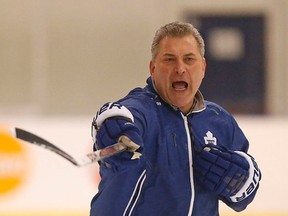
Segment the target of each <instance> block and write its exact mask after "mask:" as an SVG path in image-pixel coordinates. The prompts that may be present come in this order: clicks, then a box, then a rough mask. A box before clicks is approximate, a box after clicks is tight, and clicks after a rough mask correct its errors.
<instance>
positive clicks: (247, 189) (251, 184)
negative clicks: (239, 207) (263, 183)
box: [230, 151, 261, 202]
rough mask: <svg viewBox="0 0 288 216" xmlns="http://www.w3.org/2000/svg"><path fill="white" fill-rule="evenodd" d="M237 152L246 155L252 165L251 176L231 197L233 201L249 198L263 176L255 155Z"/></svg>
mask: <svg viewBox="0 0 288 216" xmlns="http://www.w3.org/2000/svg"><path fill="white" fill-rule="evenodd" d="M235 153H237V154H239V155H240V156H242V157H244V158H245V159H246V160H247V162H248V163H249V166H250V168H249V177H248V179H247V180H246V182H245V184H244V185H243V187H242V188H241V189H240V190H239V191H238V192H237V193H236V194H235V195H234V196H231V197H230V199H231V201H232V202H240V201H242V200H243V199H245V198H247V197H248V196H249V195H251V194H252V192H253V191H254V190H255V189H256V188H257V186H258V184H259V181H260V178H261V173H260V170H259V168H258V166H257V163H256V162H255V160H254V158H253V157H251V156H249V155H248V154H246V153H244V152H241V151H235Z"/></svg>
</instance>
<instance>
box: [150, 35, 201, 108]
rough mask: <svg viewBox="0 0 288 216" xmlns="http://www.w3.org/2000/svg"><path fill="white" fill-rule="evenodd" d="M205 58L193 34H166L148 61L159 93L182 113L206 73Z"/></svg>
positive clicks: (189, 105)
mask: <svg viewBox="0 0 288 216" xmlns="http://www.w3.org/2000/svg"><path fill="white" fill-rule="evenodd" d="M205 69H206V61H205V58H203V57H202V56H201V54H200V51H199V48H198V44H197V41H196V39H195V38H194V37H193V36H184V37H166V38H164V39H162V41H161V42H160V44H159V49H158V53H157V55H156V58H155V59H154V60H151V61H150V74H151V76H152V79H153V81H154V84H155V87H156V89H157V92H158V94H159V95H160V96H161V98H162V99H163V100H165V101H166V102H168V103H170V104H172V105H174V106H176V107H178V108H179V109H180V110H181V111H182V112H183V113H187V112H189V111H190V109H191V107H192V104H193V100H194V96H195V94H196V92H197V90H198V88H199V87H200V85H201V82H202V79H203V78H204V75H205Z"/></svg>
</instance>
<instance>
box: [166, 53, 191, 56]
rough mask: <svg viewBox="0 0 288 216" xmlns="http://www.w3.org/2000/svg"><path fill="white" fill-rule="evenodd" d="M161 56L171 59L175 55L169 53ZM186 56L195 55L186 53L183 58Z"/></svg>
mask: <svg viewBox="0 0 288 216" xmlns="http://www.w3.org/2000/svg"><path fill="white" fill-rule="evenodd" d="M163 56H167V57H173V56H175V55H174V54H171V53H164V54H163ZM187 56H196V54H195V53H187V54H185V55H184V57H187Z"/></svg>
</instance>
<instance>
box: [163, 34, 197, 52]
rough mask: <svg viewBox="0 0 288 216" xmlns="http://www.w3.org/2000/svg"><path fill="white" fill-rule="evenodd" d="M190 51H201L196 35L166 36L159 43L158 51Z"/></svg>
mask: <svg viewBox="0 0 288 216" xmlns="http://www.w3.org/2000/svg"><path fill="white" fill-rule="evenodd" d="M174 52H176V53H178V52H189V53H199V54H200V51H199V46H198V43H197V41H196V39H195V37H194V36H192V35H187V36H181V37H171V36H168V37H165V38H163V39H162V40H161V41H160V43H159V50H158V53H162V54H163V53H171V54H173V53H174Z"/></svg>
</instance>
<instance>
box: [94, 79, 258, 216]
mask: <svg viewBox="0 0 288 216" xmlns="http://www.w3.org/2000/svg"><path fill="white" fill-rule="evenodd" d="M195 98H196V102H197V103H196V104H195V107H194V109H193V110H192V111H191V112H190V113H189V114H187V115H183V114H182V112H181V111H180V110H178V109H177V108H174V107H172V106H171V105H169V104H167V103H165V102H164V101H163V100H162V99H161V98H160V97H159V95H158V94H157V93H156V92H155V90H154V88H153V85H152V81H151V78H148V80H147V86H146V87H145V88H136V89H134V90H132V91H131V92H130V93H129V94H128V95H127V96H126V97H124V98H123V99H121V100H119V101H118V103H120V104H122V105H124V106H125V107H127V108H128V109H129V110H130V112H131V113H132V114H133V116H134V118H135V124H136V126H137V127H138V128H139V130H140V132H141V134H142V138H143V141H144V146H143V155H142V157H141V158H140V159H139V160H137V161H136V162H135V161H131V162H130V161H129V162H125V163H123V164H122V165H121V166H111V165H110V164H109V163H108V162H107V161H106V162H105V161H103V162H101V163H100V175H101V177H102V179H101V182H100V184H99V191H98V193H97V194H96V195H95V197H94V198H93V200H92V202H91V211H90V215H91V216H122V215H124V216H126V215H135V216H187V215H189V216H191V215H193V216H217V215H219V213H218V204H219V197H218V196H217V194H215V193H213V192H210V191H207V190H205V189H204V188H203V187H202V186H200V185H199V184H198V183H197V182H195V179H194V174H193V154H194V146H197V145H205V144H207V143H214V144H217V145H222V146H225V147H226V148H228V149H230V150H233V151H235V150H238V151H243V152H247V150H248V145H249V144H248V141H247V139H246V137H245V136H244V134H243V132H242V131H241V129H240V128H239V126H238V125H237V123H236V121H235V120H234V118H233V117H232V116H231V115H230V114H229V113H228V112H227V111H225V110H224V109H223V108H221V107H220V106H219V105H217V104H215V103H212V102H208V101H204V100H203V97H202V95H201V93H200V92H198V93H197V94H196V97H195ZM255 193H256V190H255V191H254V192H253V194H251V195H250V196H248V197H247V198H246V199H244V200H243V201H240V202H238V203H232V202H229V201H227V200H223V201H224V202H225V203H226V204H227V205H228V206H230V207H231V208H233V209H234V210H236V211H241V210H243V209H245V208H246V206H247V205H248V204H249V203H250V202H252V200H253V198H254V196H255Z"/></svg>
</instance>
